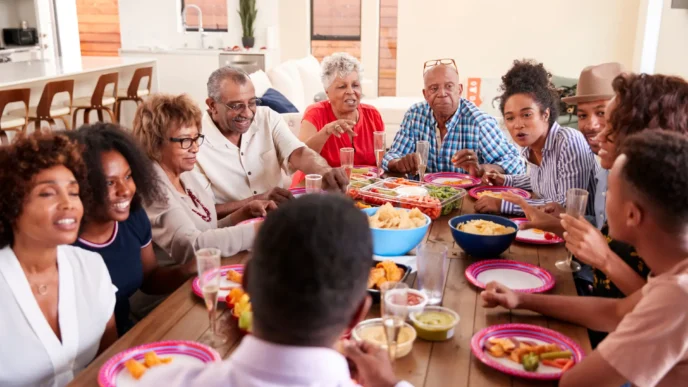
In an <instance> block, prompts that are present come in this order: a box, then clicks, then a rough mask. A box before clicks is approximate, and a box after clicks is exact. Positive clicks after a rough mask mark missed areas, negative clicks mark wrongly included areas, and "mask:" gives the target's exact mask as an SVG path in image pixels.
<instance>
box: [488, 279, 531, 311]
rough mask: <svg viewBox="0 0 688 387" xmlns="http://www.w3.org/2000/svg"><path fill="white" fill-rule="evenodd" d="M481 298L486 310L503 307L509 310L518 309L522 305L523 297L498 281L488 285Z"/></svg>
mask: <svg viewBox="0 0 688 387" xmlns="http://www.w3.org/2000/svg"><path fill="white" fill-rule="evenodd" d="M480 296H481V297H482V299H483V306H484V307H486V308H495V307H497V306H501V307H504V308H507V309H516V308H518V306H519V305H520V303H521V300H520V297H521V296H520V295H519V294H518V293H516V292H514V291H513V290H511V289H509V288H508V287H506V286H504V285H502V284H500V283H499V282H496V281H492V282H490V283H488V284H487V286H486V287H485V290H483V291H482V292H481V293H480Z"/></svg>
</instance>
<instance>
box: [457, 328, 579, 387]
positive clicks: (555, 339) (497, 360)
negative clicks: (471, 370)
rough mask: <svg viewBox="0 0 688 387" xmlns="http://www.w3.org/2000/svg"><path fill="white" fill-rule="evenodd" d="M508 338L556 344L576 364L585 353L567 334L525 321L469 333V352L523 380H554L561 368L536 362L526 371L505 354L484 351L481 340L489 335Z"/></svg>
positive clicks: (489, 336)
mask: <svg viewBox="0 0 688 387" xmlns="http://www.w3.org/2000/svg"><path fill="white" fill-rule="evenodd" d="M491 337H496V338H509V337H513V338H515V339H516V340H521V341H531V342H534V343H536V344H538V345H541V344H556V345H558V346H559V347H560V348H561V349H562V350H563V351H566V350H568V351H571V352H572V353H573V360H574V362H575V363H576V364H577V363H579V362H580V361H581V360H583V357H585V353H584V352H583V349H582V348H581V347H580V346H579V345H578V344H577V343H576V342H575V341H573V339H571V338H570V337H568V336H564V335H562V334H561V333H559V332H555V331H553V330H551V329H547V328H542V327H539V326H535V325H528V324H503V325H494V326H491V327H488V328H485V329H483V330H481V331H480V332H478V333H476V334H475V335H473V338H472V339H471V351H472V352H473V355H475V357H476V358H478V360H480V361H481V362H483V363H484V364H485V365H487V366H489V367H492V368H494V369H496V370H498V371H501V372H503V373H505V374H507V375H512V376H518V377H521V378H525V379H535V380H558V379H559V378H560V377H561V374H562V372H561V370H560V369H559V368H554V367H549V366H546V365H543V364H540V366H539V367H538V369H537V370H536V371H533V372H530V371H526V370H524V369H523V366H522V365H521V364H518V363H515V362H513V361H511V360H509V359H508V358H507V357H506V356H505V357H494V356H492V355H490V354H489V353H487V352H486V351H485V342H486V341H487V340H488V339H489V338H491Z"/></svg>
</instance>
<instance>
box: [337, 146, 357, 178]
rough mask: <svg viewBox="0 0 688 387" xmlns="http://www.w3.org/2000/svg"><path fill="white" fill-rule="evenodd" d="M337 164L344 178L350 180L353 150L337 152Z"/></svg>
mask: <svg viewBox="0 0 688 387" xmlns="http://www.w3.org/2000/svg"><path fill="white" fill-rule="evenodd" d="M339 162H340V164H341V165H342V168H343V169H344V173H346V177H347V178H348V179H349V180H351V171H352V170H353V169H354V148H342V149H340V150H339Z"/></svg>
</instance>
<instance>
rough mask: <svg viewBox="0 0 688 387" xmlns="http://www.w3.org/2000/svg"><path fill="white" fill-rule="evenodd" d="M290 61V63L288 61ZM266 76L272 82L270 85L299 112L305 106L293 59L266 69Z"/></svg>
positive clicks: (301, 86) (297, 71) (299, 78)
mask: <svg viewBox="0 0 688 387" xmlns="http://www.w3.org/2000/svg"><path fill="white" fill-rule="evenodd" d="M290 62H291V63H290ZM268 77H269V78H270V82H272V87H273V88H274V89H275V90H277V91H279V92H280V93H282V94H283V95H284V96H285V97H287V99H288V100H289V102H291V103H292V104H293V105H294V106H295V107H296V108H297V109H298V110H299V111H300V112H303V111H304V110H305V108H306V102H305V101H304V98H303V85H302V84H301V77H300V76H299V70H298V69H297V68H296V65H295V63H294V61H289V62H285V63H282V64H281V65H279V66H277V67H275V68H273V69H272V70H270V71H268Z"/></svg>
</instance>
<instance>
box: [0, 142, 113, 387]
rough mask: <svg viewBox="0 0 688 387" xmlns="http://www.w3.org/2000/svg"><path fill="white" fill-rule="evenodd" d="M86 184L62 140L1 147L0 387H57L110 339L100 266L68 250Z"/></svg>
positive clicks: (105, 280) (108, 288)
mask: <svg viewBox="0 0 688 387" xmlns="http://www.w3.org/2000/svg"><path fill="white" fill-rule="evenodd" d="M85 175H86V172H85V168H84V164H83V161H82V160H81V156H80V150H79V148H78V147H77V145H75V144H73V143H71V142H70V141H69V140H68V139H67V138H66V137H64V136H61V135H51V134H40V133H39V134H34V135H32V136H30V137H22V138H19V139H17V141H16V142H15V143H14V144H12V145H10V146H6V147H3V148H0V213H1V214H2V215H3V216H2V218H0V310H1V311H2V313H0V343H1V344H0V386H3V387H8V386H55V387H62V386H65V385H66V384H67V383H69V382H70V381H71V380H72V379H73V378H74V376H75V375H76V374H77V373H78V372H79V371H81V370H82V369H83V368H85V367H86V365H88V363H90V362H91V361H92V360H93V359H94V358H95V356H96V355H97V354H98V353H100V352H101V351H102V350H104V349H105V348H107V347H108V346H109V345H110V344H111V343H112V342H114V341H115V340H116V339H117V330H116V327H115V318H114V316H113V311H114V307H115V292H116V290H117V289H116V288H115V287H114V286H113V285H112V282H111V281H110V275H109V274H108V271H107V268H106V267H105V264H104V263H103V260H102V259H101V258H100V256H98V255H97V254H95V253H92V252H88V251H86V250H82V249H80V248H78V247H73V246H69V244H71V243H73V242H74V241H75V240H76V238H77V234H78V231H79V223H80V221H81V218H82V215H83V207H82V203H81V200H80V197H79V196H80V190H79V184H80V182H83V181H84V180H85Z"/></svg>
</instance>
